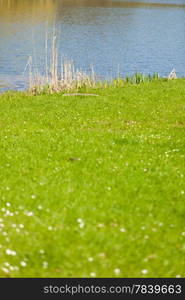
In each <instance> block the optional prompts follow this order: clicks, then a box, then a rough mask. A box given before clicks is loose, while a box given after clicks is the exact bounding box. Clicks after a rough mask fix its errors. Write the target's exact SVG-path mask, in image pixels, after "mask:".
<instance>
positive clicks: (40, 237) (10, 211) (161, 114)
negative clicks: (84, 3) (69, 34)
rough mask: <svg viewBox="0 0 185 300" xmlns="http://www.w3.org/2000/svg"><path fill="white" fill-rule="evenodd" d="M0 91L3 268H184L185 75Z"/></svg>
mask: <svg viewBox="0 0 185 300" xmlns="http://www.w3.org/2000/svg"><path fill="white" fill-rule="evenodd" d="M86 92H88V93H96V94H98V95H99V96H98V97H95V96H94V97H93V96H72V97H70V96H62V94H53V95H38V96H31V95H30V96H29V95H26V94H24V93H16V92H15V93H5V94H2V95H1V96H0V110H1V117H0V129H1V132H0V277H145V278H146V277H180V276H181V277H184V276H185V264H184V257H185V241H184V239H185V228H184V217H185V214H184V208H185V205H184V200H185V180H184V176H185V172H184V171H185V80H183V79H178V80H171V81H166V80H154V81H153V82H151V83H143V84H140V85H131V84H126V85H125V86H121V85H118V86H117V87H116V86H113V85H110V86H107V87H106V88H96V89H89V90H88V91H86Z"/></svg>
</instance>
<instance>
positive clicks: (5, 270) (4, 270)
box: [1, 268, 10, 274]
mask: <svg viewBox="0 0 185 300" xmlns="http://www.w3.org/2000/svg"><path fill="white" fill-rule="evenodd" d="M1 270H2V271H3V272H4V273H6V274H8V273H9V272H10V271H9V270H8V269H7V268H1Z"/></svg>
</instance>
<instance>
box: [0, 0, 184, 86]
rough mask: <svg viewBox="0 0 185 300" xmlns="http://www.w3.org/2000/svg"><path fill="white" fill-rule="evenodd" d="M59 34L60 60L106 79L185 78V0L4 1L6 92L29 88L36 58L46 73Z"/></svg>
mask: <svg viewBox="0 0 185 300" xmlns="http://www.w3.org/2000/svg"><path fill="white" fill-rule="evenodd" d="M53 28H56V29H55V30H56V32H57V39H58V49H59V53H60V55H62V56H63V57H68V58H70V59H73V61H74V62H75V64H76V66H77V67H78V68H83V69H84V70H88V68H89V66H90V65H93V66H94V69H95V72H96V73H97V74H98V75H100V76H101V77H104V78H105V77H106V78H107V77H109V76H111V77H114V76H117V74H118V72H119V74H121V76H124V75H126V74H132V73H134V72H142V73H145V74H148V73H154V72H157V73H159V74H160V76H166V75H167V74H168V73H169V72H170V71H171V70H172V68H175V69H176V71H177V75H178V76H185V0H161V1H160V0H157V1H156V0H136V1H134V0H132V1H125V0H0V90H5V89H23V88H25V86H26V76H27V72H25V73H24V70H25V67H26V64H27V62H28V59H29V57H30V56H32V58H33V60H34V63H35V65H36V66H37V67H38V69H40V70H41V71H42V70H44V67H45V57H46V55H45V43H46V35H47V36H48V47H49V48H50V42H49V41H50V36H51V35H52V33H53Z"/></svg>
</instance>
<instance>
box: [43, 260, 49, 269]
mask: <svg viewBox="0 0 185 300" xmlns="http://www.w3.org/2000/svg"><path fill="white" fill-rule="evenodd" d="M42 267H43V268H44V269H47V267H48V262H47V261H43V263H42Z"/></svg>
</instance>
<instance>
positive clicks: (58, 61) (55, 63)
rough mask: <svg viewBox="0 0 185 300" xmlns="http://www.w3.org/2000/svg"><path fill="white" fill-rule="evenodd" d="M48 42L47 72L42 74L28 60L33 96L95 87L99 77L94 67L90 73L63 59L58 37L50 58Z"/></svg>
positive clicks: (29, 81) (30, 60)
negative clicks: (60, 54) (59, 52)
mask: <svg viewBox="0 0 185 300" xmlns="http://www.w3.org/2000/svg"><path fill="white" fill-rule="evenodd" d="M47 45H48V42H46V58H45V71H44V72H42V73H41V72H40V71H39V69H38V67H37V66H35V64H34V63H33V58H32V57H31V56H30V57H29V59H28V63H27V66H26V68H25V70H27V69H28V73H29V76H28V92H29V93H31V94H41V93H58V92H62V91H69V90H79V89H80V88H82V87H94V86H95V84H96V82H97V76H96V74H95V72H94V69H93V67H91V68H90V70H89V71H88V72H84V71H82V70H79V69H77V68H75V64H74V62H73V60H69V59H67V58H65V59H62V58H61V57H59V55H58V48H57V41H56V36H55V35H54V36H53V38H52V45H51V46H52V47H51V54H50V56H49V58H48V49H47Z"/></svg>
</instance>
